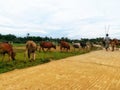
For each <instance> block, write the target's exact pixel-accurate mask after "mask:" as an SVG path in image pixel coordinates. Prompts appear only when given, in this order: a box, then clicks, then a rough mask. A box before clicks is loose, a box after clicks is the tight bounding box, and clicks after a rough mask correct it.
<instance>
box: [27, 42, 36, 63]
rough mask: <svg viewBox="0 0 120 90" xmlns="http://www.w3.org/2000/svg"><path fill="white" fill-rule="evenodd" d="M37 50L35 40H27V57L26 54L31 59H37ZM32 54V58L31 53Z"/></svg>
mask: <svg viewBox="0 0 120 90" xmlns="http://www.w3.org/2000/svg"><path fill="white" fill-rule="evenodd" d="M36 50H37V45H36V43H35V42H34V41H30V40H29V41H27V42H26V53H25V59H26V54H27V55H28V58H29V60H30V61H31V60H35V51H36ZM31 54H32V58H31V57H30V55H31Z"/></svg>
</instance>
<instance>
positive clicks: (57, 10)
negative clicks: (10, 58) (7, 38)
mask: <svg viewBox="0 0 120 90" xmlns="http://www.w3.org/2000/svg"><path fill="white" fill-rule="evenodd" d="M119 9H120V0H0V33H1V34H14V35H16V36H26V34H27V33H30V35H31V36H42V37H44V36H48V37H53V38H61V37H68V38H71V39H80V38H96V37H103V36H105V33H107V32H108V33H109V35H110V37H111V38H120V11H119ZM105 26H106V30H105ZM107 29H109V30H107Z"/></svg>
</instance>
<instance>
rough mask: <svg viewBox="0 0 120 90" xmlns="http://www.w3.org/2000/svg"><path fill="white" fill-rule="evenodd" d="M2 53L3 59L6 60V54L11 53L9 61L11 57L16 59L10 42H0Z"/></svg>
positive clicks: (0, 51)
mask: <svg viewBox="0 0 120 90" xmlns="http://www.w3.org/2000/svg"><path fill="white" fill-rule="evenodd" d="M0 53H1V54H2V55H3V58H2V61H3V60H4V57H5V54H8V55H9V61H10V60H11V59H12V60H15V52H14V51H13V48H12V45H11V44H9V43H0Z"/></svg>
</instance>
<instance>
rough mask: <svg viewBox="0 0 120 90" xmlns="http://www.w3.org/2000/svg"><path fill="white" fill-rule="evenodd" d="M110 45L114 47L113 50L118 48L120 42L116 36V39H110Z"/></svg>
mask: <svg viewBox="0 0 120 90" xmlns="http://www.w3.org/2000/svg"><path fill="white" fill-rule="evenodd" d="M110 45H111V47H112V51H114V48H115V47H116V49H117V47H119V45H120V42H119V40H118V39H116V38H114V39H112V40H110Z"/></svg>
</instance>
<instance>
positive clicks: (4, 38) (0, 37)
mask: <svg viewBox="0 0 120 90" xmlns="http://www.w3.org/2000/svg"><path fill="white" fill-rule="evenodd" d="M102 39H103V38H102V37H99V38H93V39H88V38H81V39H69V38H67V37H61V38H52V37H47V36H46V37H40V36H30V35H27V36H26V37H17V36H15V35H13V34H7V35H2V34H0V42H14V43H25V42H26V41H28V40H33V41H35V42H40V41H52V42H59V41H60V40H65V41H67V42H69V43H72V42H81V41H82V42H87V41H91V42H93V43H97V42H100V41H102Z"/></svg>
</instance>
